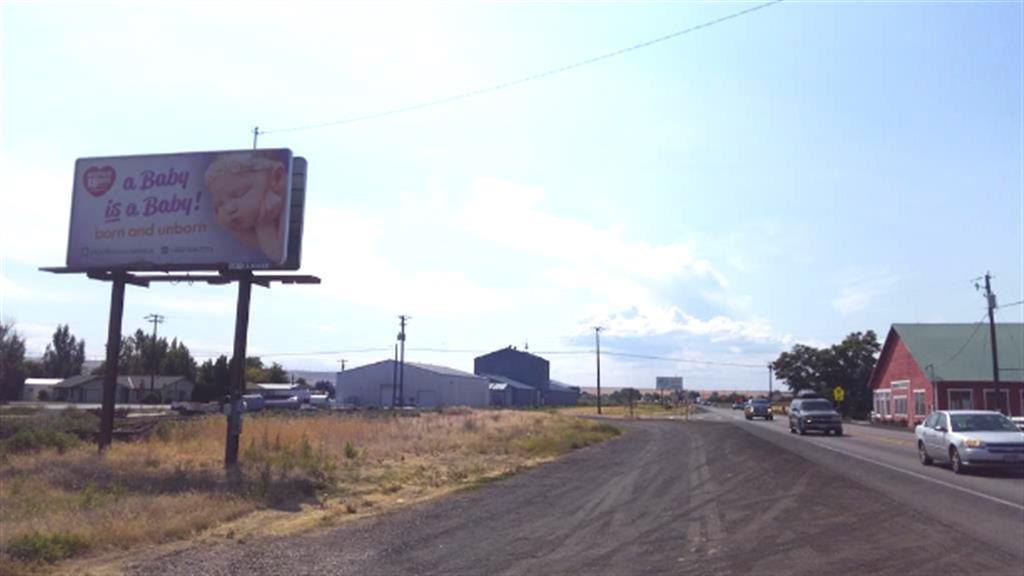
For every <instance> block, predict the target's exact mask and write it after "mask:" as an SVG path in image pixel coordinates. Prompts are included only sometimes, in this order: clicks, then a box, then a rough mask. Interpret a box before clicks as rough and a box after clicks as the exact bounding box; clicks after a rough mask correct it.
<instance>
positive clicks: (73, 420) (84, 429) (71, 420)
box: [54, 408, 100, 440]
mask: <svg viewBox="0 0 1024 576" xmlns="http://www.w3.org/2000/svg"><path fill="white" fill-rule="evenodd" d="M54 428H56V429H58V430H60V431H61V432H66V433H68V434H73V435H75V436H77V437H79V438H81V439H82V440H88V439H90V438H93V437H95V436H96V434H97V433H99V431H100V419H99V418H98V417H97V416H96V415H95V414H90V413H89V412H83V411H81V410H78V409H76V408H68V409H67V410H64V411H63V412H61V413H60V414H59V415H58V416H57V419H56V422H55V423H54Z"/></svg>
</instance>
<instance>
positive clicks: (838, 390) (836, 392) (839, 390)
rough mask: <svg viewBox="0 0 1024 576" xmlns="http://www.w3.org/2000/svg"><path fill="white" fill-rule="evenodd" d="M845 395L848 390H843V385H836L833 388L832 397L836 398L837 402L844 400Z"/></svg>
mask: <svg viewBox="0 0 1024 576" xmlns="http://www.w3.org/2000/svg"><path fill="white" fill-rule="evenodd" d="M845 397H846V390H843V387H842V386H836V387H835V388H833V389H832V398H834V399H835V401H836V402H842V401H843V398H845Z"/></svg>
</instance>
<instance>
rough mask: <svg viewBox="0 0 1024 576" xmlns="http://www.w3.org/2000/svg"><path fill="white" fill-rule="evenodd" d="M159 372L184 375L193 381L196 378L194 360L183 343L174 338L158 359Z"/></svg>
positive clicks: (169, 374)
mask: <svg viewBox="0 0 1024 576" xmlns="http://www.w3.org/2000/svg"><path fill="white" fill-rule="evenodd" d="M159 373H160V374H165V375H168V376H185V377H186V378H188V379H189V380H192V381H193V382H194V381H195V379H196V361H195V360H194V359H193V358H192V354H191V353H190V352H189V351H188V347H187V346H185V344H184V343H182V342H178V339H177V338H175V339H174V340H172V341H171V345H170V346H169V347H168V348H167V352H166V353H165V354H164V355H163V357H162V358H161V359H160V370H159Z"/></svg>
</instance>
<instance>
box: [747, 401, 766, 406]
mask: <svg viewBox="0 0 1024 576" xmlns="http://www.w3.org/2000/svg"><path fill="white" fill-rule="evenodd" d="M750 403H751V404H757V405H760V406H765V405H767V404H768V401H767V400H751V401H750Z"/></svg>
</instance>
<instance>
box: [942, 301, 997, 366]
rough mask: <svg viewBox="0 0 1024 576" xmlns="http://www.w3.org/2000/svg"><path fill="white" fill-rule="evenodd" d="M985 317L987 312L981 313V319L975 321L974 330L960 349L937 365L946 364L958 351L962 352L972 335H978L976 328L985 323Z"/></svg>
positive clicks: (972, 337) (958, 353) (979, 328)
mask: <svg viewBox="0 0 1024 576" xmlns="http://www.w3.org/2000/svg"><path fill="white" fill-rule="evenodd" d="M986 317H988V312H985V313H984V314H982V316H981V319H980V320H978V322H977V323H975V325H974V332H971V337H970V338H968V339H967V341H966V342H964V344H963V346H961V347H960V349H959V350H957V351H956V352H955V353H954V354H953V355H952V356H950V357H949V358H946V359H945V360H943V362H942V364H939V366H945V365H946V364H949V363H950V362H952V361H953V360H955V359H956V357H957V356H959V355H960V353H961V352H963V351H964V349H965V348H967V345H968V344H970V343H971V341H972V340H974V337H975V336H977V335H978V330H981V326H982V325H983V324H984V323H985V318H986Z"/></svg>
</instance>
